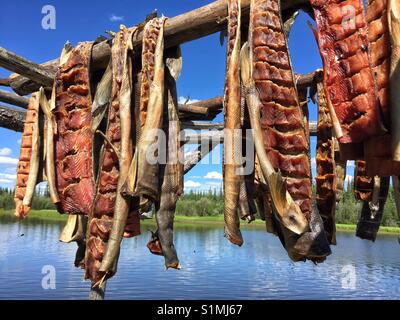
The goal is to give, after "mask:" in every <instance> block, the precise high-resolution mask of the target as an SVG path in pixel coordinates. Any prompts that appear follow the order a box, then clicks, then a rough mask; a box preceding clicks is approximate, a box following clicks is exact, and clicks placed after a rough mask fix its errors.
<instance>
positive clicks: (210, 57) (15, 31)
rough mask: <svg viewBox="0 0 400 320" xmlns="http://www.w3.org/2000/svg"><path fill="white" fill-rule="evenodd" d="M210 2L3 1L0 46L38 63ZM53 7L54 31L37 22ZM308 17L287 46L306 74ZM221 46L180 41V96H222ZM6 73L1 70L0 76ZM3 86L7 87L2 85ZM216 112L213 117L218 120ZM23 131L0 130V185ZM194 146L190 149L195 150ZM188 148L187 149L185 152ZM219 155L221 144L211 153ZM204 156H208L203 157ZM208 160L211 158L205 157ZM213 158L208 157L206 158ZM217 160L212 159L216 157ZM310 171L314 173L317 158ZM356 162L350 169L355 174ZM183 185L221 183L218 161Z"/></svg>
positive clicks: (314, 62) (312, 64)
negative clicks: (154, 17)
mask: <svg viewBox="0 0 400 320" xmlns="http://www.w3.org/2000/svg"><path fill="white" fill-rule="evenodd" d="M210 2H211V1H210V0H196V1H194V0H186V1H177V0H175V1H173V0H146V1H128V0H120V1H113V2H112V3H110V1H104V0H100V1H82V0H81V1H76V0H72V1H50V0H46V1H36V0H31V1H23V0H14V1H7V2H4V3H2V10H1V12H0V46H2V47H4V48H7V49H8V50H11V51H13V52H15V53H17V54H19V55H21V56H23V57H26V58H28V59H30V60H32V61H35V62H38V63H42V62H45V61H47V60H51V59H54V58H56V57H58V56H59V55H60V52H61V49H62V47H63V45H64V43H65V42H66V41H70V42H71V43H72V44H76V43H77V42H79V41H89V40H94V39H95V38H97V37H98V36H99V35H101V34H103V33H104V31H105V30H113V31H117V30H118V28H119V24H121V23H123V24H125V25H127V26H131V25H134V24H137V23H139V22H140V21H143V19H144V18H145V16H146V15H147V14H148V13H150V12H151V11H152V10H154V9H157V10H158V12H159V14H164V15H165V16H167V17H173V16H175V15H178V14H181V13H184V12H186V11H189V10H192V9H195V8H198V7H200V6H202V5H205V4H207V3H210ZM48 4H50V5H53V6H54V7H55V9H56V29H55V30H45V29H43V28H42V26H41V22H42V18H43V17H44V14H42V7H43V6H44V5H48ZM308 20H311V19H310V18H309V17H308V15H307V14H305V13H301V14H300V15H299V17H298V18H297V20H296V23H295V25H294V27H293V29H292V31H291V34H290V38H289V49H290V53H291V58H292V63H293V67H294V70H295V72H297V73H307V72H311V71H313V70H315V69H317V68H320V67H321V59H320V56H319V52H318V48H317V45H316V42H315V39H314V36H313V35H312V33H311V30H310V29H309V27H308V26H307V21H308ZM225 53H226V49H225V46H221V45H220V42H219V34H214V35H211V36H208V37H205V38H202V39H199V40H196V41H192V42H190V43H186V44H183V45H182V56H183V69H182V74H181V77H180V78H179V80H178V83H177V85H178V95H179V96H180V97H181V99H185V97H190V99H197V100H201V99H207V98H211V97H215V96H219V95H222V94H223V86H224V77H225ZM9 74H10V73H9V72H8V71H6V70H4V69H2V68H0V77H6V76H8V75H9ZM1 89H2V90H7V88H5V87H1ZM309 108H310V119H311V120H316V119H317V113H316V107H315V105H313V104H311V103H310V104H309ZM222 119H223V117H222V115H219V116H218V117H217V118H216V119H215V121H216V122H220V121H222ZM20 136H21V134H19V133H15V132H13V131H10V130H6V129H2V128H0V186H5V187H13V184H14V183H15V170H16V169H15V167H16V163H17V159H18V156H19V147H20V145H19V139H20ZM194 147H195V146H192V147H191V148H194ZM189 150H190V148H186V150H185V151H189ZM311 150H312V152H311V156H312V158H314V156H315V138H312V140H311ZM210 157H214V158H213V159H214V160H218V159H221V148H218V147H217V148H216V149H215V151H213V152H212V153H211V155H210ZM205 160H207V159H205ZM208 160H210V158H209V159H208ZM208 162H211V161H208ZM214 162H216V161H214ZM312 163H313V175H315V160H312ZM353 166H354V164H353V163H351V164H350V165H349V167H348V174H349V175H352V174H353V168H352V167H353ZM185 182H186V189H188V188H195V189H202V190H208V189H209V188H217V189H219V188H220V187H221V183H222V176H221V163H220V162H219V163H214V164H201V163H200V164H199V165H197V166H196V167H195V168H193V169H192V170H191V171H190V172H189V173H188V174H187V175H186V176H185Z"/></svg>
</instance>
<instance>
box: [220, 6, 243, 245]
mask: <svg viewBox="0 0 400 320" xmlns="http://www.w3.org/2000/svg"><path fill="white" fill-rule="evenodd" d="M240 26H241V3H240V0H230V1H229V2H228V42H227V66H226V79H225V93H224V165H223V176H224V180H223V181H224V220H225V228H224V234H225V237H226V238H227V239H228V240H229V241H230V242H232V243H233V244H236V245H239V246H241V245H242V244H243V238H242V234H241V232H240V219H239V215H238V203H239V192H240V183H241V178H242V177H241V176H240V174H241V173H240V167H241V165H240V163H239V159H240V156H241V153H240V154H239V152H241V148H239V143H242V140H241V137H240V136H239V134H240V133H241V132H240V131H241V130H240V128H241V123H240V120H241V112H240V111H241V96H240V93H241V88H240V74H239V63H240V60H239V56H240Z"/></svg>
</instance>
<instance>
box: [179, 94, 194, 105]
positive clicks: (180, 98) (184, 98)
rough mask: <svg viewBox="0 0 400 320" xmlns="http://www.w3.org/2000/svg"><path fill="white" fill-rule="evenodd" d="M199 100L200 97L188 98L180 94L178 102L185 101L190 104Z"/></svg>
mask: <svg viewBox="0 0 400 320" xmlns="http://www.w3.org/2000/svg"><path fill="white" fill-rule="evenodd" d="M197 101H199V100H198V99H189V100H188V97H182V96H180V97H179V99H178V103H180V104H184V103H185V102H186V103H187V104H190V103H195V102H197Z"/></svg>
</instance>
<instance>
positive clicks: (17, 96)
mask: <svg viewBox="0 0 400 320" xmlns="http://www.w3.org/2000/svg"><path fill="white" fill-rule="evenodd" d="M241 5H242V19H243V21H244V23H248V20H249V12H250V0H241ZM281 9H282V17H283V19H284V20H285V16H286V17H288V16H291V13H294V12H296V11H298V10H304V11H305V12H307V13H308V14H309V15H312V10H311V6H310V3H309V0H281ZM226 17H227V0H218V1H214V2H212V3H210V4H208V5H205V6H203V7H201V8H198V9H195V10H192V11H189V12H186V13H183V14H181V15H178V16H176V17H172V18H169V19H168V20H167V21H166V23H165V27H164V37H165V40H164V41H165V48H169V47H173V46H176V45H180V44H183V43H186V42H189V41H193V40H196V39H199V38H202V37H205V36H208V35H210V34H213V33H216V32H220V31H223V30H225V29H226V25H227V19H226ZM142 39H143V31H140V32H139V33H138V36H137V38H136V39H135V40H134V42H133V47H134V50H135V51H136V52H141V50H140V48H141V45H142ZM110 55H111V48H110V46H109V44H108V43H107V42H106V41H103V42H99V43H96V44H95V45H94V46H93V51H92V66H93V68H94V69H95V70H101V69H105V68H106V67H107V64H108V61H109V59H110ZM57 66H58V59H54V60H51V61H47V62H45V63H43V64H37V63H34V62H32V61H29V60H27V59H25V58H23V57H21V56H19V55H17V54H15V53H13V52H10V51H8V50H6V49H4V48H2V47H0V67H3V68H5V69H7V70H10V71H12V72H15V73H14V74H12V75H11V76H10V77H8V78H0V86H6V87H10V88H11V89H12V90H13V91H14V92H15V93H11V92H7V91H4V90H0V102H4V103H7V104H10V105H13V107H11V106H5V105H1V104H0V127H3V128H6V129H10V130H14V131H19V132H22V131H23V126H24V121H25V115H26V111H25V110H24V109H26V108H27V106H28V98H27V97H25V96H26V95H29V94H31V93H32V92H35V91H37V90H38V89H39V88H40V86H43V87H44V88H45V89H46V90H51V88H52V85H53V81H54V77H55V73H56V70H57ZM317 77H319V78H320V77H321V72H319V71H314V72H311V73H308V74H303V75H295V79H296V85H297V88H298V89H307V88H309V87H310V86H312V85H313V84H314V83H315V82H316V81H321V79H317ZM222 101H223V97H222V96H219V97H214V98H211V99H207V100H203V101H199V102H195V103H190V104H180V105H179V118H180V120H181V122H182V128H183V129H192V130H194V131H192V132H191V133H190V134H187V135H185V141H186V142H187V143H192V144H199V147H198V149H197V150H195V151H192V152H190V153H189V154H187V155H185V167H184V173H187V172H188V171H190V170H191V169H192V168H193V167H194V166H195V165H196V164H197V163H199V162H200V161H201V159H202V158H203V157H205V156H206V155H207V154H208V153H209V152H210V151H211V150H212V149H213V148H214V147H215V146H216V145H218V144H220V143H222V142H223V131H222V129H223V123H215V122H212V120H214V118H215V117H216V116H217V115H218V114H219V113H220V112H221V111H222ZM316 127H317V124H316V122H310V123H309V129H310V135H312V136H313V135H314V136H315V135H316ZM200 130H203V131H200ZM205 130H207V131H205ZM203 144H208V145H209V146H210V148H202V145H203ZM104 294H105V283H104V285H103V286H102V287H100V288H92V290H91V292H90V296H89V298H90V299H92V300H98V299H104Z"/></svg>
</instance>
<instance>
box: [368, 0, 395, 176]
mask: <svg viewBox="0 0 400 320" xmlns="http://www.w3.org/2000/svg"><path fill="white" fill-rule="evenodd" d="M387 6H388V1H387V0H369V1H367V14H366V18H367V22H368V38H369V41H370V43H371V65H372V70H373V72H374V76H375V83H376V86H377V89H378V99H379V103H380V106H381V110H382V114H383V118H384V122H385V125H386V127H388V128H390V127H391V117H390V113H391V103H392V104H393V103H394V104H395V103H396V102H395V101H396V100H394V102H391V99H390V63H391V54H392V48H391V43H390V34H389V24H388V10H387ZM395 99H396V98H395ZM390 129H391V128H390ZM394 130H396V128H395V127H394ZM391 142H392V135H391V133H390V132H389V133H387V134H385V135H383V136H379V137H374V138H372V139H370V140H369V141H367V142H366V143H365V159H366V165H367V173H368V175H370V176H374V175H379V176H390V175H399V174H400V162H399V161H393V160H392V158H393V157H392V147H391ZM399 160H400V159H399Z"/></svg>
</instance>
